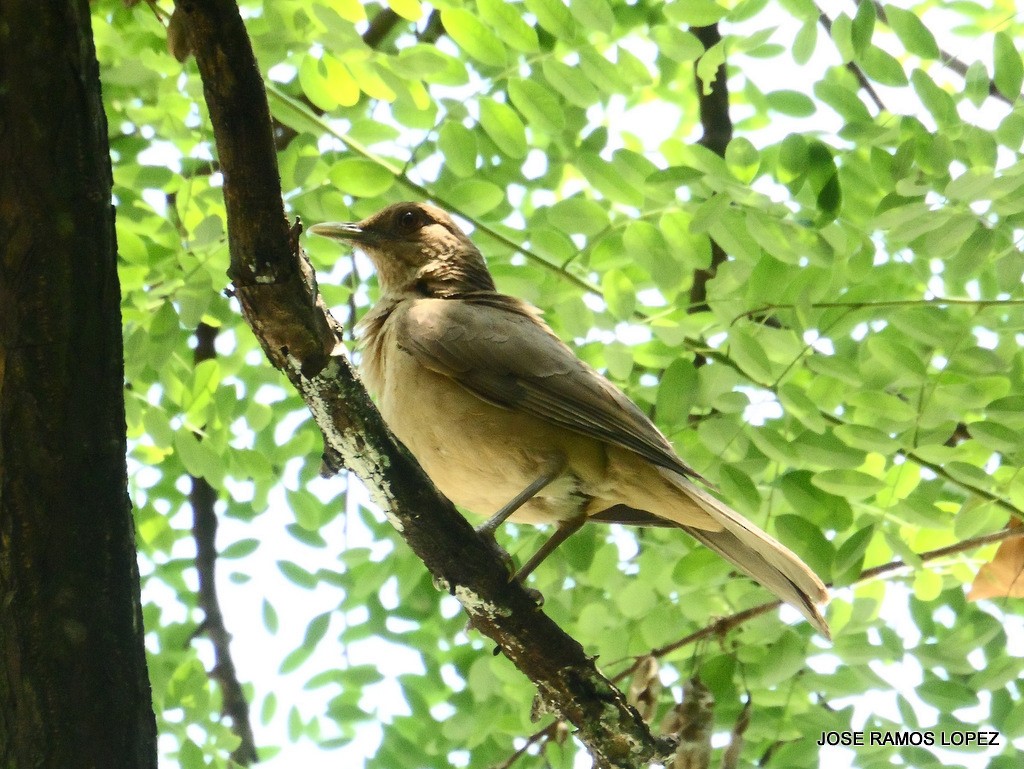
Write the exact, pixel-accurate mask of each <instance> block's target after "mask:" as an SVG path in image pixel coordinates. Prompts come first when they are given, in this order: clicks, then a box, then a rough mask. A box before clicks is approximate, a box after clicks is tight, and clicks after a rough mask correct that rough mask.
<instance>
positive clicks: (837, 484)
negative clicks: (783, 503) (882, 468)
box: [811, 470, 884, 501]
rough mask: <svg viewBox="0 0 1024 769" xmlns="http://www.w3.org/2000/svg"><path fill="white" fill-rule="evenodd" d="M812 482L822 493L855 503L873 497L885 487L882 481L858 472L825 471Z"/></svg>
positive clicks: (816, 475)
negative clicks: (825, 492) (844, 498)
mask: <svg viewBox="0 0 1024 769" xmlns="http://www.w3.org/2000/svg"><path fill="white" fill-rule="evenodd" d="M811 482H812V483H813V484H814V485H815V486H817V487H818V488H819V489H821V490H822V491H827V492H828V493H829V494H835V495H836V496H839V497H846V498H847V499H852V500H854V501H857V500H861V499H867V498H868V497H871V496H873V495H874V494H875V493H876V492H878V491H879V490H880V489H881V488H882V486H883V485H884V483H883V481H881V480H880V479H878V478H875V477H874V476H873V475H868V474H867V473H862V472H860V471H858V470H825V471H824V472H821V473H816V474H815V475H814V478H812V479H811Z"/></svg>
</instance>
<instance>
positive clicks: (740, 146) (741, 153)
mask: <svg viewBox="0 0 1024 769" xmlns="http://www.w3.org/2000/svg"><path fill="white" fill-rule="evenodd" d="M725 162H726V164H727V165H728V166H729V170H730V171H732V173H733V174H734V175H735V176H736V178H737V179H739V180H740V181H741V182H743V183H744V184H749V183H750V182H752V181H753V180H754V178H755V177H756V176H757V169H758V168H759V167H760V164H761V159H760V156H759V155H758V152H757V148H756V147H755V146H754V145H753V144H752V143H751V141H750V140H749V139H747V138H745V137H743V136H737V137H736V138H735V139H733V140H732V141H731V142H729V145H728V146H727V147H726V148H725Z"/></svg>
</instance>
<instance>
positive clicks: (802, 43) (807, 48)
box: [793, 18, 818, 66]
mask: <svg viewBox="0 0 1024 769" xmlns="http://www.w3.org/2000/svg"><path fill="white" fill-rule="evenodd" d="M817 43H818V20H817V19H816V18H815V19H811V20H809V21H806V22H804V25H803V26H802V27H800V31H799V32H797V33H796V38H795V39H794V40H793V61H795V62H796V63H797V64H799V65H801V66H803V65H805V64H807V62H809V61H810V60H811V56H813V55H814V49H815V47H816V46H817Z"/></svg>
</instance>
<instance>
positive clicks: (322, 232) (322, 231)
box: [307, 222, 376, 243]
mask: <svg viewBox="0 0 1024 769" xmlns="http://www.w3.org/2000/svg"><path fill="white" fill-rule="evenodd" d="M307 231H308V232H310V233H312V234H313V235H319V236H321V237H323V238H331V239H332V240H348V241H351V242H352V243H372V242H373V241H374V240H376V237H375V235H374V233H373V232H372V231H370V230H367V229H366V228H364V227H362V226H361V225H360V224H359V223H358V222H324V223H323V224H314V225H312V226H311V227H310V228H309V229H308V230H307Z"/></svg>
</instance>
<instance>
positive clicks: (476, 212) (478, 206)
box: [445, 179, 505, 216]
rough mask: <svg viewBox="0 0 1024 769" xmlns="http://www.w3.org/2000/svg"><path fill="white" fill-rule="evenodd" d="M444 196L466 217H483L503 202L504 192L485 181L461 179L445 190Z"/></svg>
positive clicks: (492, 183)
mask: <svg viewBox="0 0 1024 769" xmlns="http://www.w3.org/2000/svg"><path fill="white" fill-rule="evenodd" d="M445 195H446V196H447V200H448V202H449V203H451V204H452V205H453V206H454V207H455V208H458V209H459V210H460V211H462V212H463V213H465V214H466V215H467V216H483V215H484V214H486V213H488V212H489V211H492V210H494V209H495V208H497V207H498V206H499V205H501V203H502V202H504V200H505V191H504V190H503V189H502V188H501V187H499V186H498V185H497V184H495V183H494V182H489V181H487V180H486V179H463V180H462V181H460V182H458V183H457V184H455V185H453V186H451V187H449V188H448V189H447V190H445Z"/></svg>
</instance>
